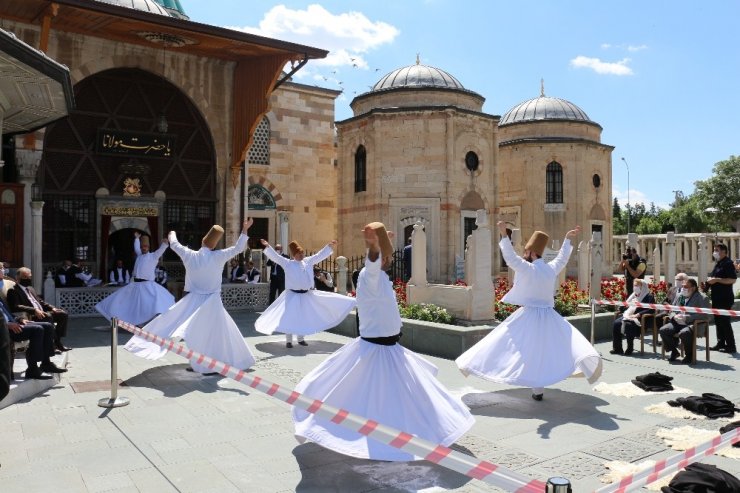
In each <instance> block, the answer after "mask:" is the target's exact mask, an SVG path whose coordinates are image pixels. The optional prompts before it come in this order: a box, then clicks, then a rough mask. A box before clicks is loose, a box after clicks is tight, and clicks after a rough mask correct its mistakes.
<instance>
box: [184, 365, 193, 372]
mask: <svg viewBox="0 0 740 493" xmlns="http://www.w3.org/2000/svg"><path fill="white" fill-rule="evenodd" d="M185 371H195V370H193V367H192V366H188V367H187V368H185Z"/></svg>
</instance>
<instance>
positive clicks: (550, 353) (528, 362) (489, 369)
mask: <svg viewBox="0 0 740 493" xmlns="http://www.w3.org/2000/svg"><path fill="white" fill-rule="evenodd" d="M455 363H457V366H458V367H459V368H460V371H462V372H463V373H464V374H465V375H468V374H469V373H472V374H473V375H476V376H479V377H481V378H484V379H486V380H491V381H493V382H498V383H505V384H509V385H521V386H525V387H535V388H537V387H546V386H548V385H552V384H554V383H557V382H560V381H561V380H564V379H566V378H568V377H569V376H573V375H576V376H580V375H581V374H582V375H583V376H585V377H586V378H587V379H588V381H589V382H591V383H593V382H595V381H596V380H597V379H598V378H599V377H600V376H601V369H602V363H601V356H599V353H597V352H596V350H595V349H594V347H593V346H592V345H591V343H589V342H588V340H587V339H586V338H585V337H583V335H582V334H581V333H580V332H578V330H577V329H576V328H575V327H573V326H572V325H571V324H570V323H569V322H568V321H567V320H566V319H564V318H563V317H562V316H560V315H559V314H558V313H557V312H556V311H555V310H554V309H553V308H534V307H521V308H519V309H518V310H517V311H515V312H514V313H512V314H511V315H510V316H509V317H508V318H507V319H506V320H504V321H503V322H502V323H501V324H500V325H499V326H497V327H496V328H494V329H493V330H492V331H491V332H490V333H489V334H488V335H487V336H486V337H484V338H483V339H482V340H481V341H480V342H478V343H477V344H476V345H475V346H473V347H471V348H470V349H468V350H467V351H466V352H465V353H463V354H462V355H461V356H460V357H459V358H457V360H455Z"/></svg>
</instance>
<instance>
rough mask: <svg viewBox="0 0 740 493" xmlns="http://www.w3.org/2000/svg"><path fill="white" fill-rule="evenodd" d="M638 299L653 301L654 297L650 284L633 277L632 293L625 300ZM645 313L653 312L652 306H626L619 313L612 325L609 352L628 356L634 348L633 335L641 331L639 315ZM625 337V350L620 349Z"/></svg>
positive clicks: (637, 335)
mask: <svg viewBox="0 0 740 493" xmlns="http://www.w3.org/2000/svg"><path fill="white" fill-rule="evenodd" d="M633 301H639V302H640V303H655V297H654V296H653V294H652V293H651V292H650V286H648V284H647V283H646V282H645V281H644V280H642V279H635V280H634V284H633V289H632V294H631V295H629V297H628V298H627V302H628V303H629V302H633ZM645 313H655V310H653V309H652V308H640V307H637V306H634V305H633V306H630V307H628V308H627V309H626V310H625V311H624V312H623V313H622V314H621V315H619V316H618V317H617V318H616V319H615V320H614V326H613V327H612V346H613V348H612V350H611V351H609V352H610V353H611V354H623V355H626V356H629V355H630V354H632V353H633V352H634V350H635V346H634V343H635V337H640V334H641V333H642V322H641V320H640V317H642V315H643V314H645ZM623 338H626V339H627V350H626V351H625V350H623V349H622V339H623Z"/></svg>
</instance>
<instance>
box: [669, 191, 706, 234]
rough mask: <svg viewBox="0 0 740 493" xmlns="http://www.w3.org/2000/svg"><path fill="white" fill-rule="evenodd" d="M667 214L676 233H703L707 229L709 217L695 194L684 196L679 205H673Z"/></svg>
mask: <svg viewBox="0 0 740 493" xmlns="http://www.w3.org/2000/svg"><path fill="white" fill-rule="evenodd" d="M677 202H678V201H677ZM669 216H670V222H671V224H672V225H673V227H674V231H675V232H676V233H703V232H706V231H708V227H709V219H708V218H707V213H706V212H705V211H704V208H703V207H702V205H701V204H700V203H699V200H698V198H697V197H696V194H694V195H691V196H689V197H684V199H683V200H681V202H680V205H678V206H674V207H673V208H672V209H671V210H670V211H669Z"/></svg>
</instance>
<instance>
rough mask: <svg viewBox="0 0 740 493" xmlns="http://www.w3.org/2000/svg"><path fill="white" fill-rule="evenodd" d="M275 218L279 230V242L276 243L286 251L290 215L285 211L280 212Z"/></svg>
mask: <svg viewBox="0 0 740 493" xmlns="http://www.w3.org/2000/svg"><path fill="white" fill-rule="evenodd" d="M277 217H278V224H279V226H280V229H279V233H278V236H279V237H278V240H279V241H276V243H280V244H281V245H283V249H287V248H288V243H290V239H289V238H290V215H289V214H288V213H287V212H285V211H280V212H278V214H277Z"/></svg>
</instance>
